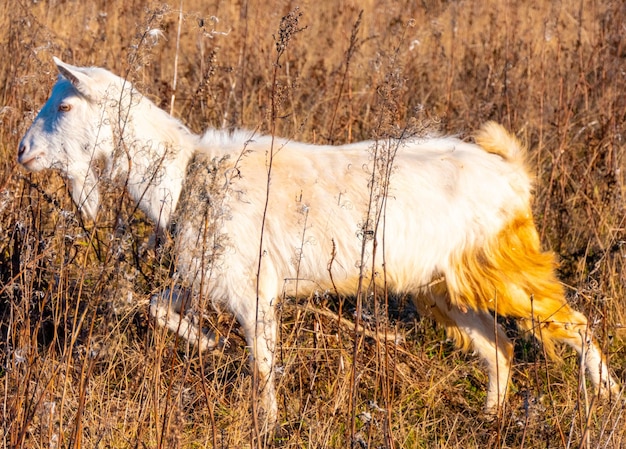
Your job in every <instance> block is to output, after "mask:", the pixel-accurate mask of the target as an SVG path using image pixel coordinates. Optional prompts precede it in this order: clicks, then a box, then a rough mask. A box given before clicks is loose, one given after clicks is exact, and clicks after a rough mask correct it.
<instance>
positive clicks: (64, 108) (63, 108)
mask: <svg viewBox="0 0 626 449" xmlns="http://www.w3.org/2000/svg"><path fill="white" fill-rule="evenodd" d="M70 109H72V105H69V104H67V103H61V104H60V105H59V111H60V112H68V111H69V110H70Z"/></svg>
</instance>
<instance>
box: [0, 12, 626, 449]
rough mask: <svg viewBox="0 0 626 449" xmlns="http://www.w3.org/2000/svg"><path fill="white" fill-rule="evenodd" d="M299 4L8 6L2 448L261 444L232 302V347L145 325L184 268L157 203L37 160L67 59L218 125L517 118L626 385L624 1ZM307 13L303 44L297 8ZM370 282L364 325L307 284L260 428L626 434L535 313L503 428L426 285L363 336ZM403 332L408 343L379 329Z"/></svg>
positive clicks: (1, 144) (531, 442)
mask: <svg viewBox="0 0 626 449" xmlns="http://www.w3.org/2000/svg"><path fill="white" fill-rule="evenodd" d="M181 5H182V7H183V11H182V14H180V7H181ZM298 5H299V7H298V9H297V10H296V3H295V2H290V1H278V2H261V1H248V0H242V1H240V2H229V1H202V0H186V1H184V0H181V2H172V3H170V4H169V5H163V4H161V3H158V4H157V3H155V4H148V3H147V2H144V1H139V0H123V1H122V0H114V1H105V0H99V1H94V2H81V1H77V0H49V1H47V2H43V1H40V2H33V1H18V0H8V1H6V2H4V3H3V4H1V5H0V42H1V44H2V47H1V48H2V50H3V52H2V53H3V62H2V63H0V83H1V84H0V86H1V88H0V123H1V125H2V126H0V188H1V190H0V317H1V320H2V321H1V326H0V363H1V365H0V380H1V381H2V383H1V385H2V405H1V406H0V415H1V416H2V422H3V425H2V427H1V428H0V445H2V447H7V448H14V447H25V448H43V447H47V448H53V447H72V448H79V447H87V448H96V447H114V448H118V447H119V448H121V447H159V448H161V447H167V448H176V447H181V448H182V447H215V448H226V447H231V448H238V447H243V446H249V445H251V443H250V442H251V441H252V439H253V434H254V432H253V431H252V428H251V424H250V423H251V418H250V411H251V407H250V401H249V398H250V395H251V389H250V382H251V373H250V372H249V368H248V366H247V364H246V363H245V362H246V359H247V353H246V351H245V348H244V341H243V339H242V338H241V336H240V334H239V332H238V329H237V326H236V324H235V323H234V322H233V320H232V318H231V317H229V316H228V315H218V314H215V313H213V312H211V313H207V317H206V318H207V320H208V321H209V322H210V323H211V325H212V326H214V327H215V328H216V329H217V330H218V331H219V332H220V334H221V335H222V337H223V338H224V339H225V340H226V341H227V342H228V344H227V345H225V347H224V348H222V349H220V350H216V351H215V352H213V353H210V354H203V355H202V356H199V355H198V354H197V352H196V351H194V349H193V348H188V347H186V346H185V345H184V344H183V343H182V342H180V341H177V340H176V339H175V338H174V337H173V336H172V335H170V334H167V333H166V332H164V331H162V330H161V329H155V328H154V327H153V325H152V324H151V323H150V322H149V320H148V319H147V318H146V313H147V302H148V300H149V298H150V296H151V294H152V293H154V292H155V291H158V290H160V289H161V288H163V286H166V285H168V283H169V282H170V281H169V280H168V278H169V276H168V274H169V273H168V270H167V267H166V266H165V265H164V264H163V263H158V262H159V258H160V257H161V254H158V253H155V251H154V249H153V247H152V246H151V243H150V236H151V232H152V230H153V229H152V227H151V224H150V223H149V222H148V221H147V220H146V218H145V217H144V216H142V215H141V214H140V213H138V212H136V211H135V210H134V208H133V207H132V205H131V204H130V202H128V201H125V199H124V198H123V195H122V194H121V193H120V192H119V191H117V190H116V189H114V188H112V189H111V192H109V194H108V197H107V201H108V202H109V205H110V209H111V212H110V213H109V214H108V215H106V216H104V217H103V218H102V220H99V221H98V223H96V224H94V223H91V222H88V221H83V218H82V217H81V216H80V215H78V214H77V213H76V210H75V207H74V206H73V204H72V203H71V200H70V197H69V195H68V194H67V192H66V187H65V184H64V182H63V181H62V180H61V179H60V178H59V177H58V176H57V175H54V174H51V173H43V174H38V175H31V174H26V173H25V172H24V171H23V170H21V169H20V168H18V167H17V166H16V148H17V145H18V141H19V139H20V137H21V135H22V134H23V132H24V131H25V130H26V128H27V127H28V126H29V124H30V123H31V121H32V118H33V117H34V114H35V113H36V111H37V110H38V109H39V107H40V106H41V105H42V104H43V103H44V101H45V99H46V97H47V95H48V93H49V90H50V87H51V85H52V84H53V82H54V80H55V77H56V70H55V68H54V66H53V64H52V61H51V57H52V55H56V56H59V57H61V58H62V59H64V60H65V61H67V62H69V63H74V64H77V65H99V66H104V67H106V68H108V69H110V70H112V71H113V72H115V73H117V74H120V75H122V76H127V77H128V79H130V80H131V81H132V82H133V83H135V84H136V85H137V87H138V88H139V90H140V91H141V92H143V93H144V94H146V95H148V96H149V97H150V98H151V99H153V100H155V101H156V102H157V104H160V106H161V107H163V108H164V109H167V110H170V109H172V110H173V113H174V115H176V116H178V117H180V118H181V120H183V122H185V123H186V124H187V125H188V126H189V127H190V128H192V129H193V130H194V131H196V132H201V131H202V130H203V129H204V128H205V127H208V126H213V127H245V128H250V129H258V130H260V131H261V132H265V133H269V132H275V133H276V134H277V135H281V136H286V137H289V138H293V139H297V140H303V141H307V142H319V143H327V142H331V143H341V142H348V141H355V140H361V139H368V138H372V137H377V136H383V135H388V134H390V133H394V131H395V130H396V129H400V130H401V129H403V128H404V127H406V126H411V127H418V128H429V129H431V128H436V129H438V130H440V131H442V132H444V133H460V134H462V135H465V134H466V133H468V132H471V131H473V130H475V129H476V128H477V127H478V126H479V125H480V124H481V123H482V122H484V121H486V120H496V121H498V122H501V123H503V124H504V125H505V126H507V127H508V128H509V129H510V130H512V131H513V132H515V133H516V134H517V135H518V136H519V137H520V138H521V139H522V140H524V141H525V142H527V144H528V145H529V147H530V148H531V155H532V158H533V163H534V164H535V166H536V175H537V188H536V201H535V213H536V218H537V223H538V227H539V230H540V233H541V237H542V242H543V244H544V246H545V247H547V248H552V249H553V250H555V251H556V252H557V253H558V255H559V257H560V259H561V268H560V272H559V275H560V277H561V279H562V281H563V282H564V284H565V286H566V289H567V292H568V297H569V299H570V301H571V303H572V304H573V306H574V307H575V308H576V309H578V310H580V311H582V312H584V313H585V314H586V315H587V316H588V317H589V318H590V321H591V322H592V323H593V326H594V332H595V333H596V336H597V338H598V341H599V342H600V343H601V346H602V347H603V349H604V351H605V352H606V353H607V354H608V355H609V365H610V366H611V368H612V369H613V371H614V372H615V373H616V377H617V378H619V379H621V381H622V382H624V381H625V377H626V374H625V370H624V367H625V366H626V349H625V342H626V332H625V331H624V323H625V322H626V312H625V310H626V307H625V306H626V300H625V299H624V295H625V291H624V287H623V286H624V282H625V281H626V265H625V263H624V257H625V256H626V246H624V239H625V226H626V223H625V217H626V215H625V213H624V193H625V191H624V189H625V188H626V184H625V182H624V156H625V155H624V152H625V150H626V142H625V140H624V139H625V137H624V136H625V133H626V129H625V127H626V37H625V36H626V32H625V29H626V6H625V4H624V3H623V2H622V1H621V0H578V1H574V0H563V1H549V0H542V1H538V2H501V1H498V0H486V1H480V0H467V1H459V2H445V1H435V0H424V1H421V2H416V1H401V2H400V1H398V2H396V1H391V0H378V1H373V0H368V1H363V2H359V1H355V0H354V1H350V0H346V1H327V2H321V1H317V2H314V1H309V0H303V1H302V2H299V3H298ZM294 11H296V12H295V14H301V15H300V16H299V20H298V23H297V27H296V29H294V30H291V32H290V34H289V36H288V37H289V39H288V42H286V40H285V39H286V37H285V36H281V35H280V34H279V24H280V22H281V18H282V17H283V16H285V15H286V14H288V13H289V12H294ZM361 11H362V12H361ZM281 43H282V44H288V45H281ZM277 44H278V45H277ZM345 300H346V302H345V304H343V306H342V308H341V309H339V310H340V311H341V312H342V313H343V317H342V318H341V319H340V318H339V317H338V316H337V314H336V313H335V312H337V311H338V309H337V306H336V305H335V304H336V301H335V300H334V299H333V298H330V297H325V296H324V297H313V298H309V300H308V301H299V302H298V303H297V304H296V302H295V301H293V300H292V299H290V298H286V299H285V301H283V304H282V305H281V307H280V310H279V313H280V316H281V327H280V341H281V347H280V350H279V355H278V360H279V364H280V374H279V376H278V377H279V379H278V394H279V401H280V405H281V410H280V418H279V420H280V423H281V428H280V430H279V431H278V432H277V433H276V435H274V436H273V437H272V438H271V439H269V440H266V441H260V442H257V443H258V444H259V445H262V444H265V445H267V446H270V447H271V446H273V447H310V448H321V447H336V448H344V447H349V446H350V443H351V442H352V443H353V444H354V445H355V447H372V448H373V447H398V448H400V447H401V448H431V447H442V448H443V447H446V448H469V447H527V448H530V447H551V448H552V447H559V448H560V447H563V448H569V447H585V448H595V447H603V448H620V447H624V446H625V445H626V417H625V416H624V413H625V412H624V406H623V404H622V403H615V402H613V403H602V402H598V401H597V400H596V398H595V397H594V396H593V392H592V391H591V390H590V389H588V388H587V386H586V385H585V384H584V382H583V383H581V381H580V379H581V375H580V374H581V373H580V372H579V371H578V364H577V363H576V362H577V361H576V360H573V358H574V357H573V353H571V352H569V351H563V353H562V354H561V355H562V356H563V358H564V361H563V364H556V363H553V362H549V361H547V360H546V358H545V357H544V354H543V349H542V348H541V347H538V346H537V345H535V344H534V342H533V340H532V338H531V339H528V338H525V337H528V336H525V335H523V333H522V332H521V331H519V330H515V329H511V332H512V335H516V336H518V337H519V339H517V340H516V359H517V362H516V364H515V367H514V374H513V384H514V389H513V391H512V393H511V396H510V398H509V401H508V405H509V407H508V409H507V410H506V411H505V412H504V414H503V415H502V417H501V418H499V419H496V420H494V421H489V420H485V418H484V416H483V415H482V414H481V407H482V403H483V399H484V396H485V391H484V386H485V383H486V378H485V376H484V374H483V372H482V371H481V369H480V367H479V366H478V364H477V362H476V360H475V359H474V358H473V357H472V356H471V355H466V354H463V353H461V352H459V351H456V350H454V349H453V346H452V345H450V344H449V343H446V342H443V338H442V335H443V334H442V331H441V330H440V329H436V328H434V327H433V326H432V323H431V322H430V321H429V320H428V319H421V318H420V317H419V316H417V315H416V313H415V312H414V311H413V310H412V309H411V308H410V306H408V305H407V304H406V301H404V299H403V298H389V303H390V305H391V306H392V307H391V308H392V309H393V311H392V313H391V314H390V315H386V314H385V315H383V314H381V313H380V310H379V309H381V308H380V307H379V305H380V302H379V299H375V300H373V301H371V302H370V303H367V304H364V305H363V307H364V309H365V310H364V311H365V312H366V313H367V314H369V315H367V316H370V317H371V319H370V320H369V321H367V320H362V321H365V322H364V323H363V325H365V326H369V330H368V332H365V333H361V334H359V335H361V336H360V337H359V338H356V339H355V331H354V324H353V323H350V321H349V320H348V319H352V315H351V312H352V311H354V304H352V303H351V301H350V299H349V298H346V299H345ZM363 316H366V315H363ZM381 329H382V330H388V331H392V332H394V333H398V334H399V335H402V336H404V339H405V341H403V342H402V343H400V344H398V345H395V344H393V343H392V342H390V341H386V340H385V339H383V338H376V335H377V332H380V330H381ZM363 335H365V337H363ZM355 347H358V349H359V350H358V351H355V350H354V348H355ZM354 354H356V355H357V357H356V359H355V358H354V357H353V356H354ZM353 363H354V364H355V365H354V366H355V367H356V369H355V372H356V374H357V375H356V377H355V378H353V377H352V375H351V373H352V366H353ZM351 398H353V399H354V401H352V400H351ZM350 404H353V405H354V407H353V409H352V407H351V406H350Z"/></svg>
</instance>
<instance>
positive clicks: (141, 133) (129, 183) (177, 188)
mask: <svg viewBox="0 0 626 449" xmlns="http://www.w3.org/2000/svg"><path fill="white" fill-rule="evenodd" d="M118 117H119V112H118ZM116 125H117V126H116ZM116 125H114V131H113V138H114V139H115V141H116V143H115V144H114V148H115V149H116V150H115V153H116V154H114V155H113V158H112V166H111V174H112V176H113V177H114V178H115V179H117V180H119V181H121V182H122V183H123V184H124V185H125V187H126V188H127V190H128V192H129V194H130V196H131V198H132V199H133V200H134V201H135V202H136V203H137V204H138V206H139V208H140V209H141V210H143V211H144V212H145V213H146V214H147V215H148V216H149V217H150V218H151V219H152V220H153V221H154V222H155V223H156V224H157V226H158V227H165V226H167V225H168V223H169V221H170V218H171V215H172V212H173V211H174V210H175V208H176V204H177V203H178V199H179V196H180V192H181V190H182V184H183V181H184V177H185V173H186V169H187V165H188V163H189V161H190V159H191V157H192V155H193V151H194V149H195V146H196V143H197V137H196V136H195V135H194V134H192V133H191V132H190V131H189V130H188V129H187V128H185V127H184V126H183V125H182V124H181V123H180V122H178V120H176V119H174V118H173V117H171V116H170V115H168V114H167V113H166V112H164V111H162V110H161V109H158V108H157V107H156V106H155V105H154V104H152V103H151V102H149V101H148V100H146V99H142V101H140V102H138V103H137V104H135V105H134V106H133V108H132V110H131V114H128V118H126V119H125V120H124V121H121V120H118V122H117V124H116Z"/></svg>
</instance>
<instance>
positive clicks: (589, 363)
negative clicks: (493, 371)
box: [518, 292, 620, 397]
mask: <svg viewBox="0 0 626 449" xmlns="http://www.w3.org/2000/svg"><path fill="white" fill-rule="evenodd" d="M539 293H541V292H539ZM521 298H522V296H520V299H521ZM523 298H524V299H525V304H526V306H527V307H528V308H529V309H530V310H528V316H527V317H526V319H525V320H524V321H523V323H524V325H525V326H526V327H528V328H529V330H531V331H533V333H534V334H535V335H536V336H538V337H539V338H540V339H541V340H542V341H543V343H544V346H545V347H547V350H548V353H549V354H550V355H552V354H553V352H554V350H553V345H554V343H555V342H560V343H565V344H567V345H568V346H570V347H572V348H573V349H574V350H575V351H576V352H577V353H578V355H579V357H580V363H581V364H582V365H583V366H584V368H585V371H586V372H587V374H588V376H589V380H591V383H592V384H593V386H594V387H595V388H596V389H597V391H598V393H599V394H600V395H601V396H604V397H607V396H609V395H617V394H618V393H619V390H620V387H619V384H618V383H617V382H616V381H615V380H614V379H613V377H611V374H610V372H609V367H608V365H607V363H606V358H605V357H604V356H603V354H602V352H601V351H600V348H599V347H598V344H597V342H596V341H595V340H594V338H593V336H592V332H591V328H590V326H589V323H588V321H587V318H586V317H585V316H584V315H583V314H582V313H580V312H577V311H575V310H573V309H572V308H571V307H570V306H569V304H568V303H567V302H566V301H565V299H564V298H558V297H557V298H555V297H550V296H547V295H544V296H542V295H541V294H535V295H533V296H532V297H530V296H529V295H524V296H523ZM530 298H532V299H530ZM518 304H520V302H519V301H518ZM533 327H534V329H533Z"/></svg>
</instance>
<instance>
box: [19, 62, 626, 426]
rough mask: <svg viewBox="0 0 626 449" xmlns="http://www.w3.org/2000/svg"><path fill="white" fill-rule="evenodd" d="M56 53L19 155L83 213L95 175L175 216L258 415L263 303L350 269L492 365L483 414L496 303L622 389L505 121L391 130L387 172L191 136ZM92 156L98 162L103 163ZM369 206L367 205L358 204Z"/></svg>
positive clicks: (297, 149)
mask: <svg viewBox="0 0 626 449" xmlns="http://www.w3.org/2000/svg"><path fill="white" fill-rule="evenodd" d="M55 63H56V65H57V67H58V69H59V72H60V77H59V80H58V81H57V83H56V85H55V86H54V88H53V90H52V94H51V96H50V99H49V100H48V101H47V103H46V104H45V105H44V106H43V108H42V109H41V112H40V113H39V115H38V116H37V118H36V119H35V121H34V123H33V124H32V126H31V128H30V129H29V130H28V132H27V133H26V135H25V136H24V138H23V139H22V141H21V143H20V146H19V152H18V160H19V162H20V164H22V165H23V166H24V167H25V168H27V169H28V170H31V171H39V170H43V169H49V168H53V169H57V170H59V171H60V172H61V173H62V174H63V175H64V176H65V177H66V178H67V179H69V181H70V183H71V190H72V196H73V199H74V201H75V202H76V204H77V205H78V207H79V208H80V209H81V210H82V211H84V212H85V213H86V214H87V215H89V216H91V217H95V216H96V214H97V212H98V204H99V195H98V183H99V180H100V179H102V177H105V176H106V177H107V178H109V179H113V180H120V182H122V183H123V184H124V185H126V186H127V188H128V190H129V192H130V196H131V197H132V198H133V199H134V201H136V202H137V204H138V205H139V207H140V208H141V209H142V210H143V211H144V212H145V213H146V214H147V215H148V216H149V217H150V218H151V219H152V220H154V221H155V223H156V224H157V226H158V227H161V228H164V227H167V226H170V225H172V224H175V226H174V228H175V240H176V244H175V245H176V246H175V251H176V255H177V270H178V273H179V278H180V280H181V283H182V284H183V285H185V286H187V287H191V288H193V289H195V292H196V293H198V292H199V291H200V290H199V289H200V288H202V289H203V290H202V293H203V294H204V295H205V296H206V297H208V298H211V300H212V301H214V302H217V303H221V304H224V305H225V306H226V307H227V308H228V309H229V310H230V311H231V312H232V313H233V314H234V315H235V317H236V318H237V320H238V321H239V323H240V324H241V326H242V328H243V331H244V332H245V335H246V338H247V342H248V345H249V346H250V350H251V353H252V356H253V360H254V362H255V363H256V369H258V374H259V387H258V388H259V393H260V400H261V402H260V404H261V406H262V409H263V410H264V412H265V417H266V424H267V425H268V426H271V425H272V424H274V423H275V421H276V416H277V403H276V397H275V392H274V380H273V377H274V373H273V363H274V351H275V348H276V336H277V335H276V320H275V316H274V306H275V305H276V303H277V302H278V301H279V300H280V298H281V297H283V295H287V296H289V295H294V294H296V291H295V290H296V288H297V290H298V291H297V294H302V295H308V294H311V293H313V292H315V291H325V290H328V291H330V292H337V293H339V294H340V295H350V294H355V292H356V288H357V285H358V283H359V278H360V276H364V277H365V278H364V279H365V281H366V283H382V281H383V279H384V281H385V282H386V284H387V286H388V287H390V289H391V290H392V291H396V292H405V293H409V294H411V295H412V296H413V297H414V299H415V301H416V303H417V305H418V306H419V307H420V309H421V310H427V311H429V312H430V313H431V314H432V316H433V317H434V318H435V319H436V320H437V321H438V322H440V323H442V324H443V325H444V326H445V327H446V329H447V331H448V334H449V335H450V336H451V337H452V338H453V339H454V340H455V341H456V343H457V344H458V345H459V346H460V347H463V348H465V349H468V348H470V347H472V348H473V349H474V350H475V352H476V353H477V354H478V356H479V357H480V358H481V360H482V361H483V362H484V364H485V365H486V368H487V372H488V375H489V387H488V394H487V401H486V409H487V411H489V412H494V411H497V410H498V408H499V407H501V406H502V405H503V401H504V399H505V395H506V392H507V386H508V383H509V376H510V369H511V360H512V355H513V345H512V343H511V341H510V340H509V339H508V338H507V336H506V334H505V333H504V331H503V329H501V327H500V326H499V325H498V324H497V322H496V321H494V316H506V317H512V318H516V319H517V320H518V323H519V327H520V328H521V329H523V330H528V331H532V335H535V336H537V337H538V338H540V339H541V340H542V341H543V343H544V346H545V347H546V349H547V350H548V352H549V353H550V354H553V346H554V343H555V342H562V343H566V344H568V345H570V346H571V347H573V348H574V349H575V350H576V351H577V352H578V354H579V355H580V356H581V363H584V366H585V367H586V369H587V371H588V373H589V376H590V379H591V381H592V383H593V384H594V386H595V387H597V388H598V389H599V390H600V391H601V392H602V393H604V394H608V392H613V393H615V394H617V393H618V391H619V387H618V384H617V383H616V382H615V381H614V380H613V379H612V377H611V376H610V374H609V370H608V367H607V365H606V363H605V360H604V357H603V356H602V354H601V352H600V350H599V349H598V346H597V345H596V343H595V342H594V341H593V339H592V337H591V335H590V330H589V326H588V324H587V319H586V318H585V317H584V316H583V315H582V314H580V313H578V312H576V311H574V310H572V309H571V308H570V307H569V305H568V304H567V303H566V301H565V299H564V294H563V290H562V287H561V285H560V283H559V282H558V281H557V279H556V278H555V275H554V256H553V254H551V253H546V252H542V251H541V249H540V243H539V238H538V235H537V232H536V229H535V225H534V222H533V218H532V215H531V208H530V202H531V189H532V176H531V174H530V170H529V168H528V166H527V164H526V162H525V158H526V151H525V149H524V148H523V147H522V146H521V145H520V144H519V142H518V141H517V140H516V139H515V137H513V136H511V135H510V134H508V133H507V132H506V131H505V130H504V129H503V128H502V127H501V126H499V125H496V124H494V123H488V124H486V125H484V126H483V128H482V129H481V130H480V131H479V132H478V133H477V134H476V136H475V140H476V144H471V143H465V142H463V141H461V140H459V139H456V138H452V137H435V138H427V139H423V138H412V139H406V140H404V141H394V142H391V143H388V145H391V146H395V148H393V150H394V151H393V152H395V155H394V157H393V158H392V159H390V158H388V159H387V160H386V161H385V163H389V164H388V165H385V166H384V167H387V168H386V169H384V170H386V172H385V173H386V174H384V175H381V172H380V170H383V169H381V167H380V166H379V167H378V168H374V165H373V164H376V163H377V162H376V160H375V158H374V157H373V156H372V150H373V149H374V150H375V149H376V148H379V147H380V143H377V142H360V143H355V144H350V145H343V146H339V147H330V146H315V145H308V144H304V143H298V142H291V141H288V140H281V139H274V138H272V137H268V136H261V137H259V136H254V135H253V134H252V133H249V132H245V131H236V132H233V133H229V132H228V131H217V130H209V131H207V132H206V133H205V134H204V136H202V137H199V136H196V135H194V134H192V133H191V132H190V131H189V130H188V129H187V128H186V127H185V126H183V125H182V124H181V123H180V122H179V121H177V120H176V119H174V118H172V117H171V116H169V115H168V114H167V113H165V112H164V111H162V110H160V109H159V108H157V107H156V106H155V105H154V104H153V103H152V102H150V101H149V100H148V99H146V98H145V97H143V96H142V95H141V94H139V93H138V92H137V91H136V90H135V89H134V88H133V87H132V85H131V84H130V83H129V82H128V81H126V80H124V79H122V78H120V77H117V76H115V75H113V74H112V73H110V72H108V71H107V70H104V69H102V68H95V67H92V68H83V67H75V66H71V65H69V64H65V63H63V62H61V61H60V60H58V59H55ZM377 145H378V147H377ZM95 160H104V162H105V164H104V169H102V170H101V171H100V172H98V171H97V170H95V169H94V165H93V162H94V161H95ZM270 161H271V164H270ZM391 163H392V168H391V169H389V166H390V165H391ZM384 167H383V168H384ZM384 170H383V171H384ZM268 179H269V182H268ZM376 185H378V187H380V189H378V190H376V189H377V187H376ZM373 189H374V190H373ZM372 191H373V192H374V195H373V197H370V192H372ZM181 193H182V195H181ZM372 203H374V204H375V205H376V207H375V209H376V210H377V211H378V212H376V213H371V212H369V213H368V212H367V211H368V205H371V204H372ZM440 278H441V279H443V281H442V282H439V283H438V282H434V281H435V280H437V279H440ZM296 286H297V287H296ZM163 296H164V297H165V296H166V295H165V294H164V295H163ZM178 311H180V310H178ZM151 313H152V314H153V315H154V316H155V317H156V318H157V320H158V321H159V322H160V323H161V324H163V325H166V326H168V327H170V328H171V329H172V330H174V331H178V332H179V333H180V334H181V335H184V336H185V337H187V338H189V339H190V340H191V341H194V342H196V343H197V344H199V345H200V347H201V349H203V348H205V347H207V346H209V345H210V342H209V341H208V339H207V337H206V336H204V335H203V334H202V333H201V332H200V331H199V330H198V329H196V328H194V327H193V324H192V323H190V322H189V321H187V320H186V319H185V318H182V317H180V316H178V315H176V314H175V313H174V311H170V310H167V308H166V307H165V306H164V303H163V301H156V302H153V303H152V307H151Z"/></svg>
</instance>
